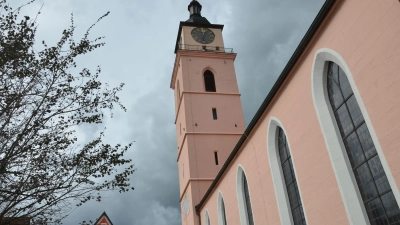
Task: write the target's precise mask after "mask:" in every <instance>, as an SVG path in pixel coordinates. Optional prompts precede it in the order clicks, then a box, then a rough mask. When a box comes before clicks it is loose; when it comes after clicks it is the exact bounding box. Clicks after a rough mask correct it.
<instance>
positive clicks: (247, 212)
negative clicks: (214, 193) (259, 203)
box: [236, 165, 254, 225]
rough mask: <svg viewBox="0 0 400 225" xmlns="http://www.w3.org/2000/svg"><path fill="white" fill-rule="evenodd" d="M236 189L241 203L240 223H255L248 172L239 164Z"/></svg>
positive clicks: (243, 224) (251, 224)
mask: <svg viewBox="0 0 400 225" xmlns="http://www.w3.org/2000/svg"><path fill="white" fill-rule="evenodd" d="M236 191H237V197H238V204H239V214H240V224H242V225H254V218H253V210H252V208H251V200H250V192H249V186H248V183H247V178H246V174H245V172H244V170H243V167H242V166H240V165H239V166H238V170H237V173H236Z"/></svg>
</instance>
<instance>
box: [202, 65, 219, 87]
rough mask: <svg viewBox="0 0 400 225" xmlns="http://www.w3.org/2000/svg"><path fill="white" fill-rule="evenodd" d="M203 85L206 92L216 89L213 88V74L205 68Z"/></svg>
mask: <svg viewBox="0 0 400 225" xmlns="http://www.w3.org/2000/svg"><path fill="white" fill-rule="evenodd" d="M204 86H205V88H206V91H207V92H216V91H217V89H216V88H215V80H214V74H213V73H212V72H211V71H209V70H206V72H204Z"/></svg>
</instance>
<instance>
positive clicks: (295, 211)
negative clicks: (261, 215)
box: [278, 127, 306, 225]
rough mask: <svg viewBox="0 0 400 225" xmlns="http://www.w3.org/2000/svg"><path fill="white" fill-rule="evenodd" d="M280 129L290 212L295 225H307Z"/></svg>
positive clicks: (280, 129)
mask: <svg viewBox="0 0 400 225" xmlns="http://www.w3.org/2000/svg"><path fill="white" fill-rule="evenodd" d="M278 129H279V130H278V151H279V156H280V163H281V166H282V173H283V176H284V179H285V185H286V189H287V195H288V198H289V202H290V211H291V212H292V217H293V223H294V225H306V219H305V216H304V212H303V205H302V202H301V198H300V192H299V188H298V186H297V179H296V175H295V173H294V169H293V163H292V157H291V155H290V150H289V145H288V143H287V139H286V135H285V133H284V132H283V130H282V128H280V127H279V128H278Z"/></svg>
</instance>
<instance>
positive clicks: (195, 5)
mask: <svg viewBox="0 0 400 225" xmlns="http://www.w3.org/2000/svg"><path fill="white" fill-rule="evenodd" d="M201 8H202V6H201V4H200V3H199V2H198V1H197V0H192V1H191V2H190V4H189V6H188V10H189V12H190V18H192V17H193V16H200V17H201Z"/></svg>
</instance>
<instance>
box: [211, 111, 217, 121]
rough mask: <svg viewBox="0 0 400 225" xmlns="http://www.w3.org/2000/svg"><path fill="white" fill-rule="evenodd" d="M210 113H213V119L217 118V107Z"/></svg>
mask: <svg viewBox="0 0 400 225" xmlns="http://www.w3.org/2000/svg"><path fill="white" fill-rule="evenodd" d="M212 114H213V119H214V120H217V109H216V108H213V109H212Z"/></svg>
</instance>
